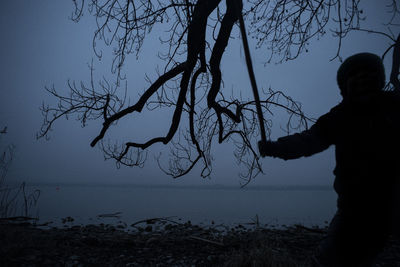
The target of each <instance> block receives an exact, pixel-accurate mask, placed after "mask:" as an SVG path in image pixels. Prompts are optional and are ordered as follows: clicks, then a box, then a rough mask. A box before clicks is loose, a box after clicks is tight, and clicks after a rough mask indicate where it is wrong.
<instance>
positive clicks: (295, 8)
mask: <svg viewBox="0 0 400 267" xmlns="http://www.w3.org/2000/svg"><path fill="white" fill-rule="evenodd" d="M73 3H74V7H75V8H74V12H73V14H72V17H71V18H72V20H74V21H76V22H78V21H79V20H80V18H81V17H82V16H83V14H84V13H85V11H86V7H87V10H88V12H89V13H90V14H91V15H93V16H94V18H95V20H96V23H97V29H96V31H95V32H94V36H93V50H94V53H95V54H96V56H98V57H102V51H101V50H99V49H98V46H97V42H104V43H105V44H106V45H108V46H111V47H113V51H114V60H113V63H112V66H111V70H112V73H114V74H115V75H116V77H117V78H116V82H115V83H111V82H108V81H106V80H102V81H99V82H98V83H95V82H94V78H93V66H91V80H90V83H89V85H85V84H84V83H81V84H80V85H76V83H74V82H68V87H69V88H68V89H69V93H68V94H66V95H63V94H61V93H59V92H58V91H57V90H56V89H55V88H54V87H52V88H46V89H47V91H48V92H49V93H50V94H52V95H53V96H55V97H56V98H57V99H58V101H59V102H58V105H56V106H47V105H43V106H42V112H43V116H44V122H43V125H42V127H41V130H40V132H39V133H38V137H39V138H40V137H46V136H48V133H49V131H50V130H51V128H52V126H53V124H54V122H55V121H56V120H57V119H59V118H61V117H65V116H70V115H76V116H77V118H78V120H80V121H81V123H82V125H83V126H85V125H86V123H87V121H88V120H96V121H102V123H103V126H102V129H101V130H100V132H99V134H98V135H97V136H96V137H94V139H93V140H92V142H91V144H90V145H91V146H92V147H93V146H96V145H97V144H99V145H100V146H101V148H102V150H103V151H104V154H105V156H106V158H111V159H115V160H116V162H117V163H118V164H123V165H127V166H142V165H143V163H144V161H145V159H146V157H145V153H144V151H147V150H148V149H149V148H150V147H151V146H152V145H154V144H156V143H163V144H170V145H171V156H170V161H169V162H170V164H169V167H168V168H167V169H165V168H163V167H162V166H161V164H160V162H159V164H160V167H161V168H162V169H163V170H164V171H165V172H166V173H168V174H170V175H172V176H173V177H180V176H182V175H185V174H187V173H188V172H190V171H191V170H192V169H193V167H194V166H195V165H198V164H200V165H201V176H202V177H207V176H209V175H210V173H211V169H212V160H211V158H212V157H211V147H212V145H213V144H214V143H215V142H218V143H222V142H232V143H233V144H234V145H235V150H234V155H235V157H236V159H237V161H238V163H239V164H242V165H243V166H244V167H245V169H246V170H247V171H245V172H244V173H242V175H241V177H242V178H243V179H244V184H246V183H248V182H249V181H250V180H251V179H252V178H254V177H255V176H256V175H257V174H258V173H260V172H261V171H262V169H261V164H260V162H259V157H258V155H257V150H256V147H255V146H254V144H255V143H256V140H257V139H259V134H260V127H259V124H258V122H257V110H256V104H257V101H255V100H252V99H243V98H240V97H235V96H226V93H223V92H222V90H221V83H222V75H221V70H220V63H221V59H222V56H223V55H224V51H225V48H226V47H227V45H228V40H229V38H230V37H231V36H232V34H233V32H232V29H233V28H234V27H235V24H236V23H237V22H238V19H242V18H244V21H246V23H247V26H248V27H247V29H246V30H247V31H248V32H249V35H250V36H251V37H253V38H256V39H257V47H258V48H260V49H264V50H265V51H266V54H267V56H266V60H265V62H266V63H268V62H271V61H272V60H273V61H275V62H276V61H277V62H284V61H286V60H294V59H296V58H297V57H298V56H299V55H300V54H301V53H303V52H307V51H308V46H309V44H310V42H311V41H312V40H313V39H318V38H321V37H323V36H324V35H326V33H327V32H331V33H333V36H334V37H335V38H336V40H337V42H338V45H337V52H336V54H335V55H332V57H333V59H334V58H339V59H340V51H341V47H342V39H343V38H345V37H346V36H347V35H348V33H349V32H351V31H368V32H370V33H374V34H381V35H383V36H385V37H387V38H389V39H390V40H391V42H392V44H393V45H391V46H390V47H389V48H388V50H387V51H385V52H384V54H383V55H385V54H386V53H387V52H389V50H390V49H392V48H393V49H394V48H395V47H396V49H394V50H395V51H397V54H398V53H399V52H398V51H399V40H398V39H397V42H396V38H395V35H394V34H393V29H396V30H398V28H396V27H398V26H399V25H397V24H395V23H394V22H395V20H396V18H398V15H399V9H398V6H397V2H396V1H395V0H391V1H387V4H388V14H390V18H389V20H388V21H386V22H384V23H386V25H387V28H388V32H378V31H374V29H363V28H362V27H361V26H362V22H363V21H364V20H365V18H366V16H367V14H364V12H363V10H362V9H361V4H360V1H359V0H345V1H339V0H274V1H272V0H248V1H246V3H245V4H244V5H243V4H242V1H241V0H226V1H221V0H166V1H161V0H137V1H136V0H86V1H85V0H73ZM160 25H162V26H163V27H167V29H168V31H167V32H168V34H167V36H166V37H165V38H161V39H160V41H161V46H162V47H165V48H166V49H165V50H164V51H165V52H164V53H161V52H160V55H159V57H160V58H161V59H162V60H163V61H164V63H165V65H164V68H163V70H162V71H161V72H160V73H158V75H159V76H158V78H157V79H156V80H155V81H149V82H150V86H149V87H148V88H147V89H146V90H145V91H144V92H143V94H142V95H141V96H140V97H139V98H138V99H137V100H136V102H135V103H134V104H129V103H127V101H126V93H127V91H128V90H135V88H128V86H127V84H126V81H125V76H124V75H123V72H124V71H123V67H124V62H125V60H126V59H127V58H128V57H127V56H128V55H131V54H133V55H138V54H139V53H140V52H141V49H142V46H143V42H144V40H145V39H146V37H147V35H148V34H151V33H152V29H153V28H154V27H158V26H160ZM242 33H243V31H242ZM242 37H245V35H244V36H243V34H242ZM161 46H160V51H161V50H162V49H161ZM247 48H248V47H247ZM394 57H395V56H394ZM394 63H395V62H394ZM248 64H249V63H248ZM395 65H396V64H393V69H394V71H393V72H392V73H394V74H392V77H393V78H392V79H391V80H390V84H388V87H390V86H392V87H393V86H394V87H396V88H398V60H397V65H396V66H395ZM248 67H250V66H248ZM124 81H125V83H124ZM396 84H397V85H396ZM262 93H263V94H262V98H261V101H260V103H259V104H261V109H262V112H263V113H265V114H266V115H267V117H266V118H267V119H264V121H263V122H262V124H263V125H265V126H266V134H267V135H268V136H269V134H270V130H271V126H272V124H271V119H270V116H269V115H272V112H271V108H274V107H277V108H280V109H283V110H286V111H287V112H288V115H289V116H288V121H287V131H291V130H293V129H300V128H306V127H307V122H308V121H309V120H310V119H309V118H308V117H306V116H305V115H304V113H303V112H302V109H301V105H300V103H298V102H296V101H294V100H293V99H292V98H290V97H289V96H287V95H285V94H284V93H283V92H281V91H279V90H273V89H271V88H269V89H267V90H266V89H264V90H263V92H262ZM144 107H147V108H148V109H150V110H153V109H159V108H162V107H173V108H174V111H173V115H172V120H171V124H170V127H169V130H168V131H167V132H166V133H165V135H164V136H159V137H158V136H155V137H152V138H149V139H148V140H147V141H145V142H143V143H139V142H135V141H134V139H133V141H130V142H126V143H124V144H122V145H119V144H118V143H116V144H113V143H111V142H106V141H104V137H105V136H106V134H107V133H108V130H109V129H110V127H112V126H113V125H115V124H116V122H118V121H119V120H120V119H121V118H124V117H126V116H134V114H135V113H140V112H141V111H142V110H143V108H144ZM182 116H187V117H186V118H187V121H188V125H187V124H185V123H183V122H181V121H182Z"/></svg>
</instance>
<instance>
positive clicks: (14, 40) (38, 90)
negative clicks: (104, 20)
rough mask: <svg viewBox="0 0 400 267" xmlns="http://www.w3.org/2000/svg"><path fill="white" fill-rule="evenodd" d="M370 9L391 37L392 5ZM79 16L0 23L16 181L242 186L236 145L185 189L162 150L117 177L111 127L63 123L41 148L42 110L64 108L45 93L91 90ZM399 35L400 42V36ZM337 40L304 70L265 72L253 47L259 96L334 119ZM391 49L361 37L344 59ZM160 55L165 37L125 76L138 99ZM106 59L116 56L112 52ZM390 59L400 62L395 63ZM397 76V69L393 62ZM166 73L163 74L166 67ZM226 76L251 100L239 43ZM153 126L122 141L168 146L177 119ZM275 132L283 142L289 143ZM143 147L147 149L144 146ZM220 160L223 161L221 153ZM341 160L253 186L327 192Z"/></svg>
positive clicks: (285, 165)
mask: <svg viewBox="0 0 400 267" xmlns="http://www.w3.org/2000/svg"><path fill="white" fill-rule="evenodd" d="M363 3H365V4H366V5H367V6H366V8H365V14H366V15H367V17H368V20H367V22H366V23H365V24H364V25H365V27H371V28H373V29H381V28H382V25H381V22H386V19H385V17H387V14H386V13H385V3H386V2H385V1H373V0H369V1H363ZM72 10H73V5H72V1H51V0H41V1H22V0H6V1H3V2H2V9H1V11H0V12H1V16H0V31H1V33H2V41H1V43H0V58H1V65H0V66H1V72H0V127H2V126H3V125H7V126H8V133H9V134H8V135H7V136H6V137H4V138H3V139H2V140H1V142H2V145H4V144H5V143H12V144H14V145H15V146H16V152H15V159H14V162H13V165H12V167H11V169H10V172H9V179H12V180H25V181H28V182H32V183H36V182H54V183H69V182H72V183H93V182H99V183H140V184H144V183H148V184H154V183H159V184H179V185H188V184H224V185H239V178H238V172H239V171H240V169H238V168H237V166H236V163H235V159H234V157H233V155H232V149H233V147H232V144H223V145H220V146H215V147H214V153H213V155H214V157H215V162H214V164H213V165H214V168H213V169H214V171H213V174H212V176H211V179H206V180H203V179H202V178H201V177H199V173H198V172H192V173H190V174H189V175H187V176H185V177H182V178H180V179H178V180H173V179H172V178H171V177H169V176H166V175H165V174H164V173H163V172H161V171H160V170H159V169H158V167H157V165H156V164H155V163H154V160H153V156H154V155H156V154H157V151H158V149H159V148H160V146H161V145H160V146H156V147H154V149H153V150H152V152H153V153H151V154H149V161H148V162H147V163H146V165H145V167H144V168H143V169H138V168H121V169H117V168H116V167H115V163H114V162H112V161H104V160H103V155H102V153H101V151H100V150H99V149H98V148H91V147H90V146H89V143H90V141H91V140H92V138H93V137H94V136H95V135H96V134H97V133H98V131H99V129H100V127H101V122H100V121H95V122H91V123H90V125H89V127H87V128H81V126H80V124H79V122H77V121H75V120H74V118H70V119H69V120H68V121H67V120H65V119H62V120H60V121H58V122H57V123H56V124H55V127H54V131H53V132H52V134H51V139H50V140H49V141H46V140H44V139H42V140H39V141H37V140H36V139H35V133H36V132H37V131H38V130H39V128H40V125H41V121H42V117H41V114H40V111H39V107H40V106H41V103H42V101H45V102H46V103H49V104H51V103H55V99H52V98H50V97H49V96H48V94H47V93H46V92H45V90H44V87H45V86H51V85H52V84H54V85H55V87H56V88H57V89H58V90H60V91H63V92H66V88H67V87H66V81H67V79H71V80H76V81H80V80H83V81H88V79H89V70H88V68H87V64H88V63H89V62H90V61H91V60H92V58H94V54H93V50H92V43H91V42H92V36H93V32H94V30H95V25H94V23H93V22H94V21H93V19H92V17H91V16H90V15H89V14H88V12H86V15H85V16H84V18H83V19H82V21H81V22H80V23H78V24H76V23H73V22H72V21H70V20H69V16H70V15H71V12H72ZM395 34H396V33H395ZM336 45H337V42H336V40H334V39H332V38H331V37H330V34H329V33H328V34H327V35H326V37H325V38H323V39H322V40H319V41H318V40H314V42H313V43H312V45H311V47H310V52H309V53H307V54H303V55H301V56H300V57H299V59H298V60H296V61H293V62H288V63H284V64H280V65H274V64H270V65H267V66H266V67H264V66H263V62H264V61H263V59H262V52H263V51H261V50H255V49H254V45H253V46H252V47H251V50H252V56H253V61H254V62H253V63H254V65H255V72H256V77H257V82H258V86H259V87H260V88H268V87H269V86H271V87H272V88H273V89H277V90H281V91H283V92H285V93H286V94H288V95H290V96H292V97H293V98H294V99H295V100H297V101H300V102H302V104H303V108H304V111H305V112H306V114H308V115H309V116H311V117H314V118H317V117H319V116H321V115H322V114H324V113H326V112H328V111H329V110H330V108H332V107H333V106H334V105H336V104H337V103H339V102H340V100H341V98H340V95H339V90H338V87H337V85H336V70H337V68H338V67H339V65H340V62H339V61H338V60H334V61H329V59H330V58H332V57H333V56H334V55H335V52H336ZM387 46H388V41H387V40H386V39H384V38H382V37H378V36H374V35H371V34H365V33H355V34H353V35H351V36H349V38H347V39H345V40H344V43H343V50H342V56H343V58H346V57H348V56H350V55H352V54H354V53H358V52H372V53H377V54H379V55H381V54H382V53H383V51H384V50H385V49H386V47H387ZM158 49H159V43H158V41H157V33H156V32H153V37H150V39H149V40H147V41H146V42H145V45H144V49H143V51H142V53H141V55H140V57H139V60H138V61H135V57H134V56H132V57H130V58H128V59H127V61H128V62H127V65H126V68H125V71H126V74H127V77H128V87H129V89H130V90H131V89H132V90H136V91H132V92H133V93H132V95H136V94H137V93H140V92H142V91H143V89H145V88H146V87H147V83H146V82H145V80H144V77H145V75H144V74H145V73H147V74H149V76H150V77H156V76H155V75H156V72H155V66H156V65H157V64H161V62H160V60H159V59H157V54H156V52H157V51H158ZM105 53H106V52H105ZM388 58H389V59H390V57H388ZM94 62H95V68H96V75H98V78H101V76H102V75H109V71H110V66H109V64H108V63H109V59H107V57H105V58H104V59H103V60H102V61H101V62H99V61H98V60H96V59H95V61H94ZM385 64H386V68H387V73H388V72H389V68H390V65H389V64H390V62H389V61H388V60H386V61H385ZM160 66H162V64H161V65H160ZM221 69H222V72H223V75H224V80H225V89H226V90H231V89H232V88H233V89H234V90H248V91H247V92H243V94H251V89H250V86H249V80H248V77H247V72H246V69H245V60H244V56H243V53H242V52H241V42H240V39H233V40H231V41H230V45H229V47H228V49H227V51H226V53H225V55H224V58H223V62H222V67H221ZM146 116H152V117H146V118H147V119H148V118H152V120H151V121H152V122H156V123H153V124H152V125H150V124H148V123H146V122H145V121H144V120H142V127H133V126H132V125H131V124H126V125H122V123H120V124H119V126H120V128H119V129H120V130H117V131H120V132H119V133H118V132H117V133H116V134H122V135H124V133H125V131H126V132H128V133H130V132H132V133H133V132H134V134H135V137H137V138H139V140H140V138H145V137H146V136H148V135H149V134H151V135H153V136H158V134H162V133H165V131H166V129H167V127H168V123H169V119H168V114H165V113H163V112H158V113H157V112H156V113H154V114H153V115H146ZM279 123H282V124H284V123H285V122H284V121H279V120H278V121H277V122H276V123H275V127H274V131H273V138H277V137H279V136H281V135H283V134H284V132H283V131H282V130H280V129H279ZM136 140H137V139H136ZM217 150H218V152H217ZM334 164H335V163H334V150H333V148H332V147H331V148H330V149H328V150H327V151H325V152H323V153H320V154H318V155H315V156H313V157H311V158H302V159H299V160H293V161H283V160H280V159H271V158H267V159H264V160H263V166H264V170H265V173H266V175H263V176H258V177H257V178H256V180H255V181H253V183H252V185H275V184H284V185H291V184H306V185H309V184H318V185H320V184H323V185H329V184H332V182H333V174H332V170H333V168H334Z"/></svg>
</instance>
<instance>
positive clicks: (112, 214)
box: [97, 212, 122, 218]
mask: <svg viewBox="0 0 400 267" xmlns="http://www.w3.org/2000/svg"><path fill="white" fill-rule="evenodd" d="M121 214H122V212H115V213H107V214H100V215H97V217H99V218H119V217H121V216H120V215H121Z"/></svg>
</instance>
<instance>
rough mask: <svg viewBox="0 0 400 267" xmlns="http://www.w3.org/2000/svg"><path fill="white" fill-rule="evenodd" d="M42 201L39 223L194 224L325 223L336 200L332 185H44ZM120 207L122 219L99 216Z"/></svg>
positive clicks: (118, 210)
mask: <svg viewBox="0 0 400 267" xmlns="http://www.w3.org/2000/svg"><path fill="white" fill-rule="evenodd" d="M31 187H32V188H38V189H40V190H41V195H40V199H39V202H38V206H37V211H36V212H37V215H38V217H39V220H40V222H49V221H51V222H53V225H55V226H62V225H63V224H61V220H62V218H65V217H67V216H70V217H72V218H74V222H73V224H99V223H111V224H117V223H119V222H124V223H126V224H127V225H130V224H132V223H134V222H136V221H139V220H144V219H150V218H160V217H171V219H172V220H175V221H178V220H180V221H183V222H185V221H188V220H190V221H191V222H192V223H195V224H211V223H216V224H225V225H234V224H246V223H251V222H252V221H254V220H255V218H256V216H258V220H259V222H260V224H261V225H263V226H264V225H269V226H272V225H273V226H280V225H283V224H285V225H291V224H297V223H300V224H304V225H307V226H314V225H319V226H324V225H326V222H327V221H329V220H330V219H331V218H332V216H333V214H334V212H335V205H336V195H335V193H334V191H333V190H332V189H331V188H329V187H318V186H312V187H306V186H290V187H279V186H276V187H253V188H252V187H246V188H239V187H225V186H197V187H196V186H180V187H179V186H178V187H176V186H154V185H152V186H143V185H79V184H65V185H56V184H40V185H35V186H31ZM116 212H120V213H121V214H120V215H121V217H120V218H118V219H117V218H108V219H104V218H99V217H98V215H101V214H112V213H116Z"/></svg>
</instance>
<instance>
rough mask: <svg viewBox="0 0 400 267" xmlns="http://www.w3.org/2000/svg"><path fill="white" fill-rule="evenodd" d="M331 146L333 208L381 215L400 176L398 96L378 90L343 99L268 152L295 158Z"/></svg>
mask: <svg viewBox="0 0 400 267" xmlns="http://www.w3.org/2000/svg"><path fill="white" fill-rule="evenodd" d="M330 145H335V148H336V151H335V153H336V168H335V170H334V174H335V176H336V178H335V182H334V188H335V191H336V192H337V193H338V207H339V208H341V209H344V210H350V211H353V210H360V209H363V208H365V210H374V211H382V212H383V213H384V212H386V210H388V209H389V208H390V206H391V203H393V201H394V200H393V197H395V195H396V190H398V185H397V184H398V183H399V177H400V96H399V95H397V94H396V93H394V92H384V91H382V92H378V93H376V94H372V95H368V96H365V97H362V98H361V97H360V98H359V99H356V100H353V101H346V100H344V101H342V102H341V103H340V104H338V105H337V106H335V107H334V108H332V109H331V110H330V111H329V112H328V113H327V114H325V115H323V116H321V117H320V118H319V119H318V120H317V122H316V123H315V124H314V125H313V126H312V127H311V128H310V129H308V130H305V131H303V132H301V133H297V134H294V135H289V136H286V137H282V138H279V139H278V140H277V141H276V142H273V143H272V148H273V154H274V155H273V156H275V157H279V158H283V159H295V158H299V157H302V156H311V155H313V154H315V153H318V152H321V151H323V150H325V149H327V148H328V147H329V146H330ZM397 193H398V192H397Z"/></svg>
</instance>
